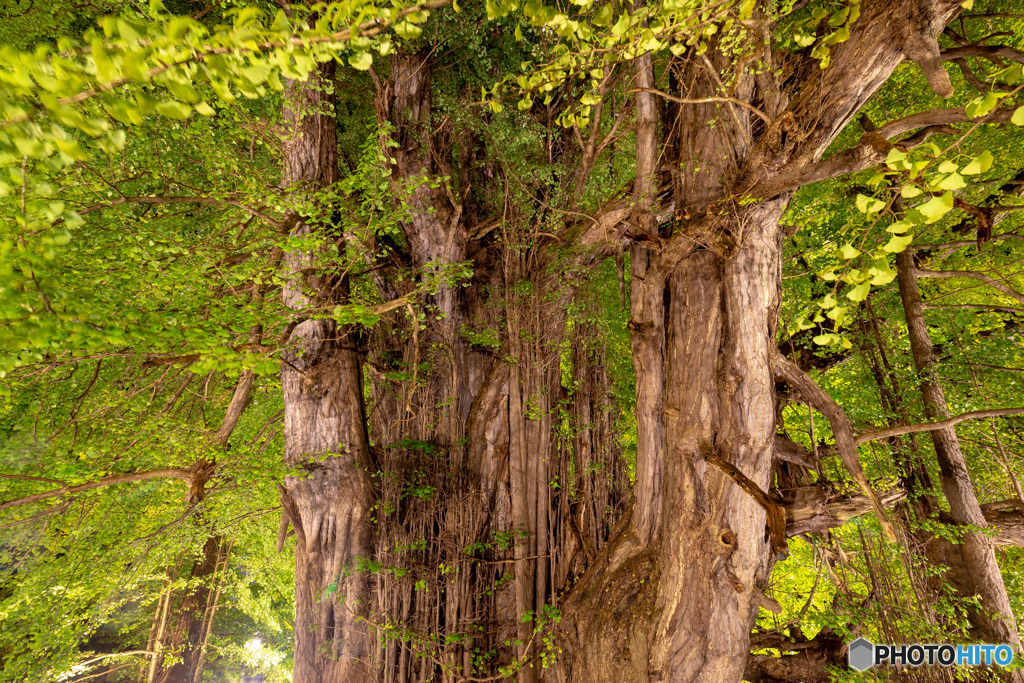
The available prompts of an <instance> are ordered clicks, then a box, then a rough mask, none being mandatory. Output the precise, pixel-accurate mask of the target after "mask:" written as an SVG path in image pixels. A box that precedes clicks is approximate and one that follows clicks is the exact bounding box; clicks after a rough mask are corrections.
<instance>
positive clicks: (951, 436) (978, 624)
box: [896, 249, 1024, 681]
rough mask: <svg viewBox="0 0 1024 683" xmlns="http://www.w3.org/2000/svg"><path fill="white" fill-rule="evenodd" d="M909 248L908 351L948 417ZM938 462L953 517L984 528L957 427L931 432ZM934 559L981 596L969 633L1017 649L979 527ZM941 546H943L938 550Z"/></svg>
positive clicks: (962, 588) (999, 579)
mask: <svg viewBox="0 0 1024 683" xmlns="http://www.w3.org/2000/svg"><path fill="white" fill-rule="evenodd" d="M913 259H914V256H913V252H912V251H911V250H909V249H907V250H905V251H903V252H901V253H900V254H899V255H897V257H896V263H897V268H898V273H899V275H898V279H899V287H900V298H901V299H902V302H903V311H904V314H905V315H906V319H907V330H908V333H909V337H910V350H911V352H912V354H913V356H914V365H915V366H916V367H917V371H918V374H919V376H920V379H921V395H922V397H923V399H924V405H925V413H926V415H927V417H928V419H929V420H933V421H938V420H944V419H946V418H947V417H949V411H948V407H947V405H946V396H945V393H944V392H943V389H942V385H941V383H940V380H939V377H938V373H937V371H936V370H937V368H936V362H937V360H936V357H935V354H934V352H933V351H932V340H931V336H930V334H929V333H928V326H927V323H926V322H925V318H924V306H923V304H922V302H921V292H920V290H919V289H918V286H917V277H916V274H915V266H914V260H913ZM930 434H931V437H932V443H933V444H934V446H935V455H936V457H937V458H938V461H939V473H940V474H939V476H940V480H941V483H942V490H943V492H944V493H945V494H946V500H947V501H948V502H949V508H950V512H951V514H952V517H953V521H954V522H956V523H957V524H969V525H973V526H977V527H982V528H984V527H987V526H988V524H987V522H986V521H985V516H984V514H983V513H982V510H981V506H980V505H979V504H978V498H977V496H976V495H975V493H974V484H973V483H972V482H971V475H970V471H969V470H968V469H967V461H966V459H965V458H964V454H963V452H962V451H961V450H960V441H959V439H958V438H957V435H956V429H955V428H953V427H946V428H944V429H936V430H933V431H931V432H930ZM931 545H934V546H935V547H934V548H932V549H930V550H934V551H935V552H930V554H932V555H938V557H934V558H933V560H938V561H940V562H942V563H945V564H948V565H949V566H950V569H951V571H950V572H949V578H950V579H951V580H952V582H953V583H954V585H955V586H956V588H957V590H958V592H959V593H960V594H961V595H962V596H964V597H968V598H969V597H972V596H975V595H977V596H979V597H980V598H981V605H982V609H980V610H977V609H970V610H969V611H968V616H969V617H970V620H971V634H972V636H974V637H975V638H978V639H979V640H981V641H983V642H987V643H1008V644H1009V645H1011V646H1012V647H1014V648H1015V649H1017V651H1018V652H1020V641H1019V639H1018V636H1017V626H1016V623H1015V621H1014V617H1013V610H1012V609H1011V607H1010V600H1009V596H1008V595H1007V593H1006V586H1005V585H1004V584H1003V576H1002V574H1001V573H1000V571H999V565H998V564H997V563H996V556H995V551H994V550H993V545H992V542H991V541H990V540H989V539H988V537H986V536H985V534H984V533H981V532H966V533H965V534H964V535H963V540H962V543H959V544H952V543H944V544H931ZM940 546H941V549H940ZM1012 679H1013V680H1015V681H1024V673H1020V672H1018V673H1016V674H1013V676H1012Z"/></svg>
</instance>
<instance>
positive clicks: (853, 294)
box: [846, 282, 871, 301]
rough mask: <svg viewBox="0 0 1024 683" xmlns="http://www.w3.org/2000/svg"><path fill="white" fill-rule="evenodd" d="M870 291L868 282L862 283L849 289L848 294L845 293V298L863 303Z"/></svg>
mask: <svg viewBox="0 0 1024 683" xmlns="http://www.w3.org/2000/svg"><path fill="white" fill-rule="evenodd" d="M870 291H871V283H870V282H864V283H862V284H859V285H857V286H856V287H854V288H853V289H851V290H850V291H849V292H847V293H846V298H847V299H849V300H850V301H864V299H867V298H868V292H870Z"/></svg>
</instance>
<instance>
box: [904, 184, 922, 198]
mask: <svg viewBox="0 0 1024 683" xmlns="http://www.w3.org/2000/svg"><path fill="white" fill-rule="evenodd" d="M919 194H921V190H920V189H919V188H916V187H914V186H913V185H904V186H903V188H902V189H900V196H901V197H903V198H904V199H910V198H912V197H916V196H918V195H919Z"/></svg>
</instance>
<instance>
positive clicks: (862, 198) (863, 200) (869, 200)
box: [856, 194, 885, 213]
mask: <svg viewBox="0 0 1024 683" xmlns="http://www.w3.org/2000/svg"><path fill="white" fill-rule="evenodd" d="M856 201H857V209H859V210H860V212H861V213H877V212H879V211H881V210H882V209H884V208H885V202H883V201H882V200H881V199H875V198H874V197H868V196H867V195H863V194H859V195H857V200H856Z"/></svg>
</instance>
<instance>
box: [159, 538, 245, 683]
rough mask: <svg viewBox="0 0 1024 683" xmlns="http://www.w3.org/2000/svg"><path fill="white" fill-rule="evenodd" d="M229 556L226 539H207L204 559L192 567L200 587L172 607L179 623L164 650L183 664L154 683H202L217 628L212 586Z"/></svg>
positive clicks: (173, 667)
mask: <svg viewBox="0 0 1024 683" xmlns="http://www.w3.org/2000/svg"><path fill="white" fill-rule="evenodd" d="M227 552H228V543H227V541H226V540H225V538H224V537H223V536H220V535H216V536H210V537H209V538H208V539H206V544H205V545H204V546H203V557H202V559H201V560H199V561H197V562H196V563H195V565H193V567H192V574H191V581H195V582H197V585H196V586H195V587H194V588H192V590H190V591H188V592H187V593H186V594H185V595H184V597H183V598H182V600H181V602H180V603H179V604H177V605H174V606H173V607H172V613H173V614H175V615H176V617H177V620H176V622H175V624H174V627H173V630H172V631H171V633H170V636H169V638H168V639H167V640H168V642H167V643H166V645H165V646H164V648H163V650H164V651H169V652H170V653H173V655H174V656H175V657H176V658H180V659H181V661H180V662H177V663H176V664H174V665H173V666H171V667H170V668H168V669H167V670H166V671H165V672H161V673H158V674H157V675H156V677H155V679H154V680H156V681H159V682H161V683H199V679H200V676H201V675H202V670H203V661H204V660H205V658H206V657H205V654H206V653H205V651H204V649H203V646H204V645H205V644H206V640H207V637H208V635H209V632H210V628H211V627H212V625H213V624H212V621H213V620H212V612H213V611H214V596H215V594H216V589H215V588H214V587H213V586H212V583H213V580H214V579H215V577H216V575H217V572H218V571H220V570H221V568H222V565H224V564H225V563H226V559H227V557H226V556H227Z"/></svg>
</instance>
